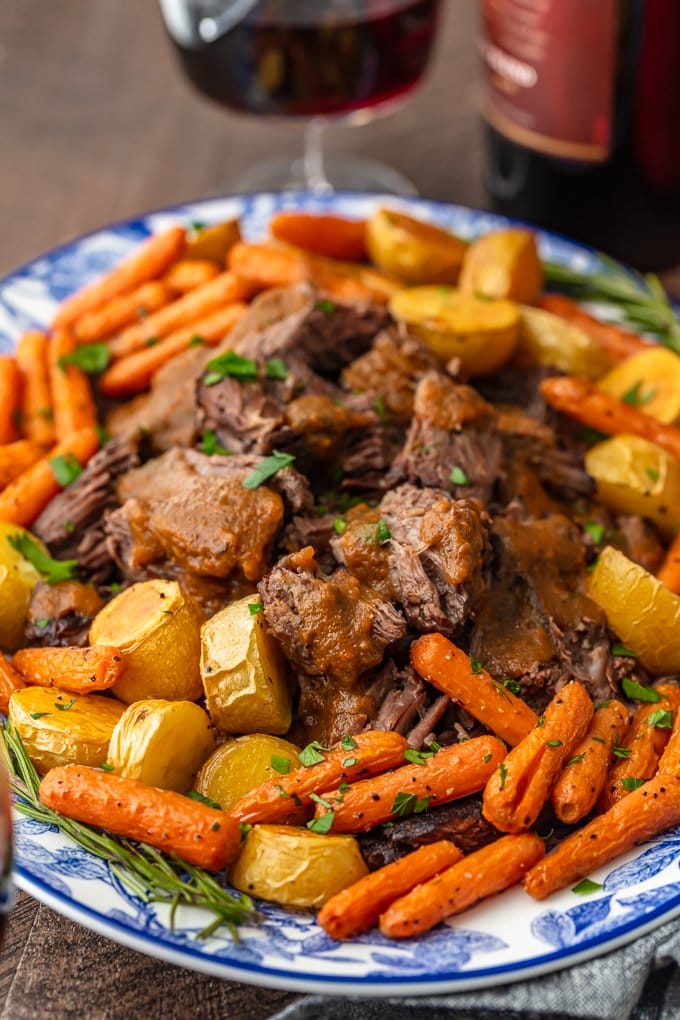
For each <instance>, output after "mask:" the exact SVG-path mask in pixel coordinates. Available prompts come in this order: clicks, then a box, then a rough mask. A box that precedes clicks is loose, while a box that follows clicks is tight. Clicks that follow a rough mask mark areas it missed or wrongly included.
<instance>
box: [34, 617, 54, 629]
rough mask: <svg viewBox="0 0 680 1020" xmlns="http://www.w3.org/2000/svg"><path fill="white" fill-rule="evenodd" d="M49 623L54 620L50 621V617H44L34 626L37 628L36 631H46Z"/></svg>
mask: <svg viewBox="0 0 680 1020" xmlns="http://www.w3.org/2000/svg"><path fill="white" fill-rule="evenodd" d="M51 623H54V620H53V619H52V617H51V616H46V617H44V618H43V619H41V620H36V621H35V625H36V627H37V628H38V630H46V629H47V628H48V627H49V625H50V624H51Z"/></svg>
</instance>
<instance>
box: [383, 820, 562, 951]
mask: <svg viewBox="0 0 680 1020" xmlns="http://www.w3.org/2000/svg"><path fill="white" fill-rule="evenodd" d="M544 854H545V847H544V844H543V840H542V839H541V838H540V836H536V835H535V834H534V833H531V832H525V833H523V834H522V835H519V836H504V837H503V838H502V839H499V840H497V841H496V842H495V843H490V844H489V846H485V847H482V849H481V850H475V852H474V853H471V854H469V855H468V856H467V857H464V858H463V860H462V861H458V862H457V863H456V864H454V865H453V867H451V868H447V870H446V871H442V872H441V874H439V875H437V876H436V877H435V878H431V879H430V881H429V882H424V883H423V884H422V885H418V886H416V888H415V889H413V891H412V892H410V893H408V894H407V895H406V896H402V898H401V899H398V900H396V902H394V903H393V904H392V906H391V907H389V909H388V910H386V911H385V913H384V914H383V915H382V917H381V918H380V931H381V932H382V933H383V935H386V936H387V937H388V938H391V939H407V938H411V937H412V936H414V935H420V934H422V932H424V931H429V929H430V928H433V927H434V925H435V924H438V923H439V922H440V921H443V920H444V918H445V917H451V916H452V915H453V914H460V913H461V912H462V911H463V910H467V909H468V908H469V907H472V906H474V904H475V903H479V901H480V900H484V899H487V898H488V897H489V896H495V895H496V893H499V892H503V890H504V889H509V888H510V886H512V885H516V884H517V882H520V881H521V880H522V878H523V876H524V875H525V874H526V873H527V871H528V869H529V868H531V867H532V866H534V865H535V864H536V863H537V862H538V861H540V860H541V858H542V857H543V855H544Z"/></svg>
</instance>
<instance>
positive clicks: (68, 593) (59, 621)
mask: <svg viewBox="0 0 680 1020" xmlns="http://www.w3.org/2000/svg"><path fill="white" fill-rule="evenodd" d="M103 605H104V601H103V599H102V598H100V596H99V595H98V594H97V591H96V590H95V588H93V587H92V585H89V584H83V583H82V582H80V581H60V582H59V583H58V584H47V583H46V582H45V581H38V583H37V584H36V586H35V588H34V589H33V591H32V592H31V600H30V602H29V606H28V617H27V619H26V644H27V645H33V646H35V645H41V646H43V645H44V646H49V647H53V646H62V645H64V646H65V645H77V646H78V647H80V648H83V647H84V646H85V645H87V643H88V633H89V630H90V624H91V623H92V621H93V620H94V618H95V616H96V615H97V613H98V612H99V610H100V609H101V608H102V606H103Z"/></svg>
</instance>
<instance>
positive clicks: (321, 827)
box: [307, 811, 335, 836]
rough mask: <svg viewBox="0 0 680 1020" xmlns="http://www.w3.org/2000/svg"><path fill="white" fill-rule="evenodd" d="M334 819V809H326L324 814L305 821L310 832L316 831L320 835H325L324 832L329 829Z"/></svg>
mask: <svg viewBox="0 0 680 1020" xmlns="http://www.w3.org/2000/svg"><path fill="white" fill-rule="evenodd" d="M334 821H335V811H327V812H326V814H325V815H321V817H320V818H312V820H311V822H307V828H308V829H309V831H310V832H316V833H318V834H319V835H320V836H325V835H326V833H328V832H330V831H331V827H332V825H333V822H334Z"/></svg>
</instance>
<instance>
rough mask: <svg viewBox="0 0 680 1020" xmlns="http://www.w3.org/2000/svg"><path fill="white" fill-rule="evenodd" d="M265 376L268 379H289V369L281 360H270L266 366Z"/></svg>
mask: <svg viewBox="0 0 680 1020" xmlns="http://www.w3.org/2000/svg"><path fill="white" fill-rule="evenodd" d="M264 374H265V375H266V376H267V379H287V378H288V369H287V368H286V363H285V361H283V360H282V359H281V358H269V360H268V361H267V362H266V364H265V366H264Z"/></svg>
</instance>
